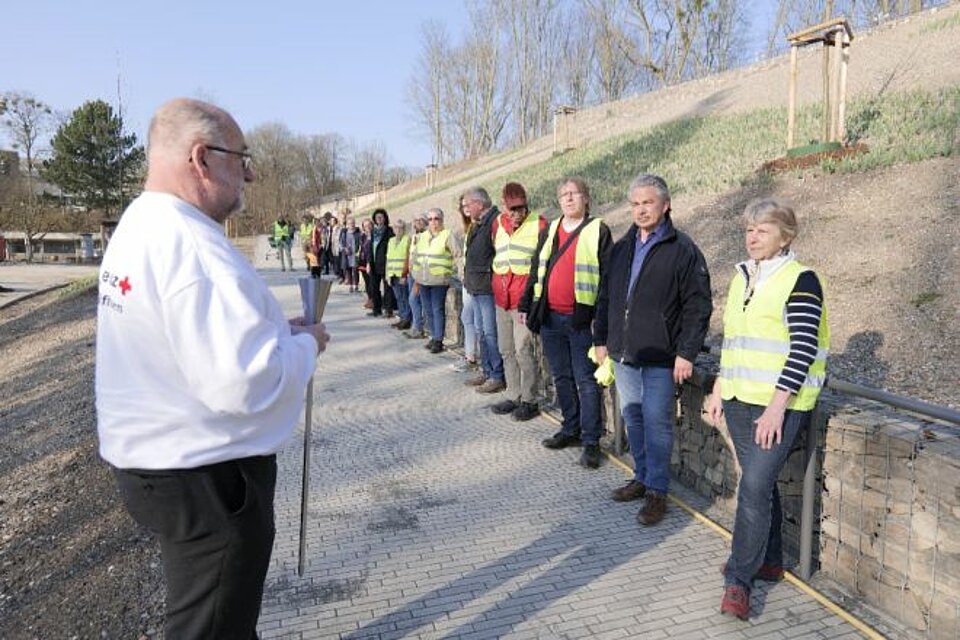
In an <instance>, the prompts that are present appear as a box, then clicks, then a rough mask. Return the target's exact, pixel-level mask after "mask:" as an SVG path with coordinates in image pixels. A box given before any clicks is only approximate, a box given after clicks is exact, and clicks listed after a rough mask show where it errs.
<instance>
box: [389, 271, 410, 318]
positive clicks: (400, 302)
mask: <svg viewBox="0 0 960 640" xmlns="http://www.w3.org/2000/svg"><path fill="white" fill-rule="evenodd" d="M390 288H392V289H393V297H394V298H396V299H397V315H398V316H400V319H401V320H403V321H404V322H410V318H411V315H412V314H411V313H410V300H409V298H410V290H409V288H408V287H407V279H406V278H397V279H396V280H394V282H393V284H392V285H390Z"/></svg>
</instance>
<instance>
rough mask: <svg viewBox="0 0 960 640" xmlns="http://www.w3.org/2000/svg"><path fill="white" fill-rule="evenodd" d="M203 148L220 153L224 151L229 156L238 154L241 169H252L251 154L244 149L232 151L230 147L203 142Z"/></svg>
mask: <svg viewBox="0 0 960 640" xmlns="http://www.w3.org/2000/svg"><path fill="white" fill-rule="evenodd" d="M203 148H204V149H207V150H208V151H219V152H220V153H226V154H229V155H231V156H240V164H241V165H243V170H244V171H250V170H251V169H253V156H252V155H250V154H249V153H247V152H246V151H233V150H231V149H224V148H223V147H215V146H213V145H212V144H205V145H203Z"/></svg>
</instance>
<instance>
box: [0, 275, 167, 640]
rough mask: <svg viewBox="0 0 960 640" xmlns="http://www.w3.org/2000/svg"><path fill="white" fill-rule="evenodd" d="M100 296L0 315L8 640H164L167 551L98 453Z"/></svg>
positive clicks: (1, 539)
mask: <svg viewBox="0 0 960 640" xmlns="http://www.w3.org/2000/svg"><path fill="white" fill-rule="evenodd" d="M95 317H96V293H95V291H89V292H87V293H84V294H81V295H79V296H75V297H72V298H61V297H60V294H59V293H56V292H54V293H50V294H46V295H42V296H39V297H37V298H34V299H31V300H28V301H24V302H21V303H18V304H16V305H13V306H11V307H8V308H7V309H3V310H0V398H2V399H3V400H2V403H0V452H2V453H0V638H7V639H11V640H12V639H20V638H24V639H26V638H31V639H32V638H37V639H40V640H46V639H49V638H138V637H140V636H141V635H142V634H144V633H149V634H150V636H151V637H155V633H156V630H157V629H160V628H161V627H162V602H163V593H162V589H163V584H162V580H161V573H160V564H159V563H160V557H159V551H158V549H157V547H156V544H155V543H154V542H153V541H152V540H151V539H150V538H149V537H148V536H146V535H145V534H144V532H142V531H140V530H138V529H137V528H136V526H135V525H134V523H133V521H132V520H131V519H130V518H129V517H128V516H127V514H126V512H125V511H124V510H123V507H122V506H121V504H120V500H119V496H118V495H117V490H116V487H115V484H114V482H113V477H112V475H111V474H110V471H109V469H108V467H107V465H106V464H105V463H104V462H103V461H102V460H101V459H100V458H99V456H98V455H97V449H96V422H95V412H94V395H93V360H94V327H95Z"/></svg>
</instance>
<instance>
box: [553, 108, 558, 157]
mask: <svg viewBox="0 0 960 640" xmlns="http://www.w3.org/2000/svg"><path fill="white" fill-rule="evenodd" d="M557 120H558V116H557V111H554V112H553V152H554V153H556V152H557Z"/></svg>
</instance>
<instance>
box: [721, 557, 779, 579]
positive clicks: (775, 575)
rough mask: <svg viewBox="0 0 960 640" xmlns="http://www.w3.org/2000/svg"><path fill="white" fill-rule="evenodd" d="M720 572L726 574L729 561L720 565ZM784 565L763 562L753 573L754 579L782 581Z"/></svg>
mask: <svg viewBox="0 0 960 640" xmlns="http://www.w3.org/2000/svg"><path fill="white" fill-rule="evenodd" d="M720 573H721V574H723V575H726V573H727V563H726V562H724V563H723V565H722V566H721V567H720ZM783 573H784V571H783V567H782V566H780V565H777V564H767V563H763V564H762V565H760V568H759V569H757V572H756V573H755V574H753V579H754V580H763V581H764V582H780V581H781V580H783Z"/></svg>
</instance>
